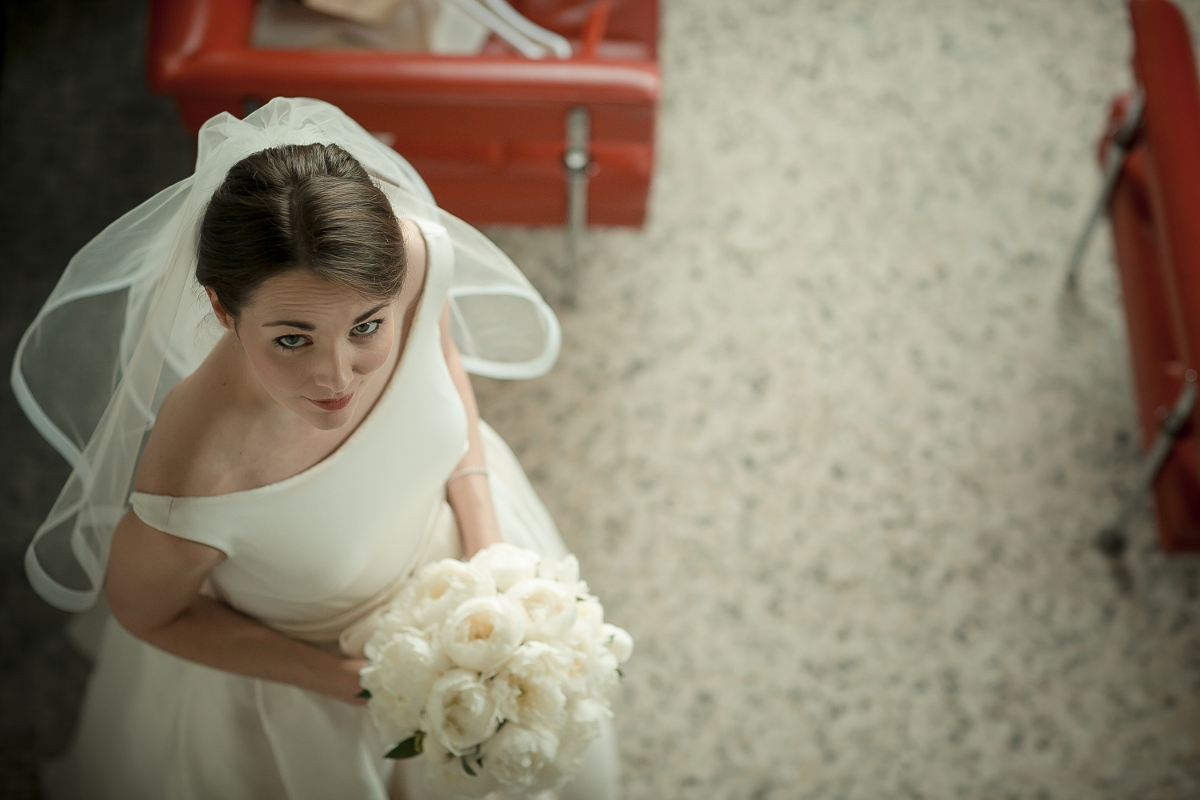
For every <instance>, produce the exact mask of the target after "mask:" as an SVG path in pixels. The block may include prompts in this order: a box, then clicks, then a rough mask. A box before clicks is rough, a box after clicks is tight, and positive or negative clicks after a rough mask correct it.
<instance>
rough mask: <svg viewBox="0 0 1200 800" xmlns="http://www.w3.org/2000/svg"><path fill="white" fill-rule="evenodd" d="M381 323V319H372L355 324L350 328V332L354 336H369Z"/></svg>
mask: <svg viewBox="0 0 1200 800" xmlns="http://www.w3.org/2000/svg"><path fill="white" fill-rule="evenodd" d="M381 323H382V320H378V319H373V320H371V321H370V322H364V323H363V324H361V325H355V326H354V327H353V328H351V329H350V332H351V333H353V334H354V335H355V336H370V335H371V334H373V333H374V332H375V331H377V330H379V325H380V324H381Z"/></svg>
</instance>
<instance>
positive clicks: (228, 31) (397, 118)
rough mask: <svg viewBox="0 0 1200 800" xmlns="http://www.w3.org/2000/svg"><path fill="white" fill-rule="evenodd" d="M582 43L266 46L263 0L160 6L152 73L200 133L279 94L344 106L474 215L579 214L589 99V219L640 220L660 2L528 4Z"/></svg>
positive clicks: (536, 16) (536, 218)
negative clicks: (573, 193) (533, 54)
mask: <svg viewBox="0 0 1200 800" xmlns="http://www.w3.org/2000/svg"><path fill="white" fill-rule="evenodd" d="M512 5H513V7H514V8H515V9H516V10H517V11H518V12H520V13H522V14H523V15H524V16H526V17H527V18H529V19H530V20H532V21H533V22H535V23H537V24H539V25H541V26H542V27H545V28H548V29H550V30H553V31H555V32H556V33H559V34H562V35H563V36H566V37H567V38H568V39H569V40H572V43H573V45H574V46H575V47H574V55H573V56H572V57H571V58H569V59H566V60H557V59H545V60H530V59H528V58H525V57H524V56H522V55H520V54H519V53H517V52H516V51H515V50H513V49H512V48H510V47H508V46H507V45H506V44H504V43H502V42H500V41H499V40H496V39H494V38H493V40H492V41H490V42H489V43H488V45H487V46H486V47H485V50H484V53H483V54H481V55H478V56H444V55H432V54H425V53H394V52H381V51H368V50H280V49H257V48H254V47H252V46H251V44H250V41H251V32H252V27H253V23H254V11H255V8H254V0H152V1H151V4H150V36H149V48H148V54H147V59H148V75H149V80H150V85H151V88H153V89H154V90H155V91H158V92H163V93H169V94H171V95H173V96H174V98H175V101H176V103H177V104H178V107H179V112H180V115H181V116H182V117H183V121H184V124H185V125H186V126H187V127H188V128H189V129H191V130H193V131H195V130H198V129H199V127H200V125H201V124H202V123H203V122H204V121H205V120H206V119H208V118H209V117H211V116H213V115H214V114H217V113H219V112H222V111H228V112H231V113H233V114H236V115H239V116H241V115H242V114H243V113H244V111H245V110H246V108H247V107H248V106H249V107H253V106H256V105H258V104H259V103H261V102H265V101H266V100H267V99H270V98H271V97H276V96H293V97H315V98H318V99H321V100H327V101H329V102H331V103H333V104H335V105H337V106H339V107H340V108H341V109H342V110H344V111H345V112H346V113H347V114H349V115H350V116H351V117H353V118H354V119H356V120H358V122H360V123H361V124H362V125H363V126H364V127H365V128H367V129H368V130H370V131H371V132H373V133H377V134H378V135H380V137H381V138H382V139H384V140H385V141H387V142H388V143H389V144H391V145H392V146H393V147H394V148H395V149H396V150H397V152H399V153H400V154H402V155H403V156H404V157H405V158H407V159H408V160H409V161H410V162H412V164H413V166H414V167H416V169H417V171H418V172H420V173H421V176H422V177H423V178H424V179H425V181H426V183H428V185H429V188H430V189H431V190H432V192H433V195H434V197H436V198H437V201H438V204H439V205H441V206H442V207H443V208H445V209H446V210H447V211H450V212H451V213H453V214H455V215H457V216H459V217H462V218H463V219H465V220H467V221H469V222H472V223H476V224H479V223H517V224H533V225H541V224H562V223H563V222H565V221H566V220H567V190H566V184H567V180H566V177H567V170H566V168H565V167H564V164H563V159H564V155H565V152H566V136H567V117H568V114H569V113H570V112H571V110H572V109H576V108H584V109H586V111H587V116H588V117H589V122H590V137H589V140H588V141H587V143H586V147H587V151H588V152H589V154H590V162H591V163H590V165H589V166H588V168H587V172H588V174H589V175H590V180H589V181H588V186H587V194H586V208H587V221H588V222H590V223H592V224H597V225H632V226H638V225H641V224H642V222H643V220H644V218H645V214H646V197H647V193H648V190H649V187H650V177H651V174H652V172H653V167H654V126H655V117H656V111H657V106H658V98H659V92H660V77H659V70H658V0H524V1H523V2H521V1H520V0H518V1H517V2H513V3H512Z"/></svg>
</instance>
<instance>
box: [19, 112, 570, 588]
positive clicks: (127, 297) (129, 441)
mask: <svg viewBox="0 0 1200 800" xmlns="http://www.w3.org/2000/svg"><path fill="white" fill-rule="evenodd" d="M313 142H335V143H337V144H339V145H341V146H342V147H344V148H345V149H346V150H347V151H349V152H350V153H351V155H353V156H354V157H355V158H357V159H358V160H359V161H360V162H361V163H362V164H363V166H364V167H366V169H367V170H368V171H369V172H370V173H371V174H372V175H373V176H374V177H375V179H376V180H377V181H378V182H379V184H380V186H381V187H382V188H383V190H384V191H385V193H386V194H387V195H388V197H389V199H390V200H391V202H392V204H393V207H394V208H395V210H396V213H397V215H398V216H399V217H402V218H405V219H414V220H427V221H437V222H440V224H441V225H442V226H443V227H444V228H445V230H446V231H447V232H448V235H449V241H448V247H449V248H450V249H451V250H452V252H453V260H454V263H455V265H456V269H455V270H454V283H453V285H451V286H449V287H448V293H449V299H450V305H451V313H452V319H453V333H454V337H455V340H456V341H457V343H458V346H459V349H460V351H461V353H462V356H463V364H464V366H465V367H466V368H467V370H468V371H471V372H474V373H476V374H480V375H487V376H489V377H495V378H530V377H536V376H538V375H541V374H544V373H545V372H546V371H548V370H549V369H550V367H551V366H552V365H553V363H554V361H555V359H556V358H557V355H558V350H559V345H560V332H559V327H558V322H557V320H556V318H555V316H554V313H553V312H552V311H551V310H550V309H549V307H548V306H547V305H546V304H545V302H544V301H543V300H542V299H541V297H540V296H539V295H538V293H537V292H536V290H534V289H533V287H532V286H531V285H530V284H529V282H528V280H526V278H525V277H524V276H523V275H522V274H521V272H520V271H519V270H518V269H517V268H516V266H515V265H513V263H512V262H511V261H510V260H509V259H508V258H507V257H506V256H505V255H504V254H503V253H502V252H501V251H500V250H499V249H498V248H497V247H496V246H495V245H494V244H492V243H491V242H490V241H488V240H487V239H486V238H485V237H484V236H483V235H482V234H480V233H479V232H478V231H476V230H475V229H474V228H472V227H471V226H469V225H467V224H466V223H464V222H462V221H461V220H458V219H457V218H455V217H453V216H451V215H449V214H446V213H445V212H443V211H442V210H440V209H438V208H437V206H436V205H435V204H434V203H433V198H432V196H430V194H429V190H428V189H427V188H426V186H425V184H424V183H423V182H422V181H421V179H420V177H419V176H418V175H417V173H416V172H415V171H414V170H413V169H412V167H411V166H410V165H409V164H408V162H406V161H405V160H404V159H402V158H400V157H399V156H398V155H397V154H396V153H395V152H394V151H392V150H391V149H390V148H389V147H387V146H385V145H383V144H382V143H380V142H379V141H378V140H376V139H375V138H374V137H373V136H371V135H370V134H369V133H367V132H366V131H365V130H363V128H362V127H361V126H359V125H358V124H357V123H355V122H354V121H353V120H351V119H350V118H349V117H347V116H346V115H345V114H344V113H342V112H341V111H340V110H338V109H337V108H335V107H334V106H332V105H329V104H328V103H324V102H322V101H318V100H311V99H304V98H299V99H295V98H276V99H274V100H272V101H271V102H269V103H267V104H266V105H265V106H263V107H262V108H261V109H259V110H258V111H255V112H254V113H252V114H250V115H249V116H247V117H246V119H245V120H238V119H237V118H235V117H233V116H231V115H229V114H219V115H217V116H216V117H213V118H212V119H211V120H209V121H208V122H207V123H205V125H204V126H203V127H202V128H201V130H200V134H199V139H198V147H197V158H196V172H195V173H194V174H193V175H192V176H191V177H189V178H187V179H185V180H183V181H180V182H179V183H177V184H175V185H174V186H171V187H169V188H167V189H165V190H163V191H162V192H160V193H159V194H157V195H155V196H154V197H153V198H151V199H150V200H148V201H146V202H145V203H143V204H142V205H140V206H138V207H137V208H135V209H134V210H132V211H130V212H129V213H127V214H125V215H124V216H123V217H121V218H120V219H119V220H117V221H116V222H114V223H113V224H112V225H110V226H109V227H108V228H106V229H105V230H104V231H103V232H102V233H101V234H100V235H99V236H97V237H96V238H95V239H93V240H92V241H91V242H90V243H89V244H88V245H87V246H85V247H84V248H83V249H82V250H80V252H79V253H78V254H77V255H76V256H75V258H73V259H72V260H71V263H70V264H69V265H68V266H67V269H66V271H65V272H64V274H63V277H62V279H61V280H60V281H59V283H58V286H57V287H56V288H55V290H54V292H53V293H52V294H51V295H50V298H49V299H48V300H47V301H46V304H45V306H44V307H43V308H42V310H41V311H40V312H39V313H38V315H37V317H36V318H35V319H34V321H33V323H32V324H31V325H30V327H29V329H28V330H27V331H26V333H25V335H24V336H23V337H22V338H21V342H20V344H19V345H18V347H17V352H16V356H15V359H14V362H13V371H12V386H13V391H14V393H15V395H16V397H17V400H18V401H19V403H20V404H21V407H22V409H23V410H24V411H25V413H26V414H27V415H28V416H29V418H30V420H31V421H32V422H33V424H34V425H35V426H36V427H37V428H38V430H39V431H40V432H41V433H42V434H43V436H45V437H46V439H47V441H49V442H50V443H51V444H52V445H53V446H54V447H55V448H56V449H57V450H58V451H59V452H60V453H61V454H62V455H63V456H64V457H65V458H66V459H67V460H68V461H69V462H70V463H71V465H72V467H73V472H72V474H71V476H70V478H69V479H68V481H67V484H66V485H65V487H64V488H63V491H62V493H61V495H60V496H59V498H58V501H57V502H56V503H55V505H54V507H53V508H52V509H51V511H50V514H49V515H48V517H47V519H46V521H45V522H44V523H43V524H42V526H41V527H40V528H39V529H38V531H37V532H36V534H35V535H34V540H33V542H32V543H31V544H30V546H29V549H28V550H27V551H26V558H25V566H26V571H27V573H28V575H29V579H30V582H31V583H32V584H33V586H34V588H35V589H36V590H37V592H38V593H39V594H40V595H41V596H42V597H43V598H45V599H46V600H47V601H48V602H50V603H52V604H53V605H55V606H58V607H59V608H63V609H66V610H69V611H82V610H85V609H87V608H88V607H90V606H91V605H92V603H93V602H94V601H95V599H96V595H97V592H98V590H99V588H100V587H101V585H102V583H103V576H104V568H105V564H106V562H107V558H108V547H109V541H110V539H111V535H112V529H113V527H114V525H115V524H116V522H117V520H118V519H119V518H120V516H121V514H123V513H124V510H125V508H126V507H127V500H128V497H129V492H130V488H131V484H132V478H133V473H134V468H135V466H136V463H137V459H138V455H139V453H140V449H141V446H142V443H143V438H144V436H145V434H146V431H147V430H148V429H149V428H150V427H151V426H152V425H153V423H154V414H155V412H156V410H157V409H158V406H159V404H160V403H161V401H162V398H163V397H164V396H165V395H166V393H167V392H168V391H169V390H170V389H171V387H172V386H174V385H175V383H176V382H178V380H179V379H180V378H181V377H183V376H184V375H187V374H189V373H190V372H191V371H192V370H194V369H195V368H196V366H197V365H198V364H199V363H200V362H201V361H202V360H203V358H204V357H205V355H207V353H208V351H209V350H210V349H211V347H212V345H213V343H214V342H215V340H216V337H217V335H218V333H219V332H220V328H219V327H218V326H217V325H216V323H215V322H214V321H212V319H211V316H210V314H209V311H208V309H207V304H206V302H205V298H204V294H203V292H202V291H201V289H200V287H199V286H198V285H197V284H196V281H195V278H194V269H195V250H196V237H197V229H198V226H199V220H200V218H201V215H202V213H203V210H204V208H205V206H206V205H207V202H208V199H209V197H210V196H211V195H212V192H213V191H214V190H215V188H216V187H217V186H218V185H219V184H220V183H221V181H223V180H224V178H225V175H226V173H227V172H228V170H229V168H230V167H231V166H233V164H234V163H236V162H237V161H239V160H241V159H242V158H244V157H245V156H247V155H249V154H251V153H254V152H258V151H260V150H263V149H266V148H268V147H271V146H275V145H281V144H306V143H313Z"/></svg>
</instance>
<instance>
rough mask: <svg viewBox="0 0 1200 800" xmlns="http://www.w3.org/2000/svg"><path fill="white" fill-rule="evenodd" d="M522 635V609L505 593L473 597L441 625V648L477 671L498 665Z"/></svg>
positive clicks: (461, 664)
mask: <svg viewBox="0 0 1200 800" xmlns="http://www.w3.org/2000/svg"><path fill="white" fill-rule="evenodd" d="M524 636H525V612H524V611H523V610H522V609H521V607H520V606H518V605H517V604H516V603H514V602H513V601H512V600H509V599H508V598H507V597H505V596H504V595H502V594H501V595H493V596H491V597H474V598H471V599H470V600H467V601H466V602H464V603H462V605H460V606H459V607H458V608H456V609H454V610H453V611H452V612H450V614H449V616H447V617H446V621H445V622H444V623H443V624H442V631H441V637H442V647H443V648H444V649H445V651H446V655H447V656H449V658H450V660H451V661H453V662H454V663H455V664H457V665H459V666H460V667H465V668H467V669H473V670H475V671H476V672H485V673H486V672H490V671H492V670H494V669H495V668H496V667H498V666H500V664H502V663H503V662H504V660H505V659H506V658H508V657H509V656H511V655H512V654H513V651H514V650H516V649H517V647H518V646H519V645H520V644H521V640H522V639H523V638H524Z"/></svg>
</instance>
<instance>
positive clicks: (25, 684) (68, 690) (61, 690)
mask: <svg viewBox="0 0 1200 800" xmlns="http://www.w3.org/2000/svg"><path fill="white" fill-rule="evenodd" d="M146 5H147V4H146V3H145V2H144V0H4V2H3V3H0V15H2V20H3V46H4V51H3V70H4V71H3V88H2V90H0V153H3V157H4V166H3V169H2V171H0V270H2V271H3V277H4V291H3V292H0V353H2V354H3V363H4V367H5V369H6V370H7V369H8V368H9V364H10V363H11V358H12V353H13V351H14V349H15V348H16V345H17V341H18V339H19V338H20V336H21V334H22V332H23V331H24V330H25V327H26V326H27V325H28V324H29V322H30V320H32V319H33V316H34V314H36V313H37V310H38V308H39V307H40V306H41V304H42V302H43V301H44V300H45V298H46V296H47V295H48V294H49V293H50V290H51V289H52V288H53V287H54V284H55V282H56V281H57V279H58V276H59V275H60V274H61V272H62V270H63V268H64V267H65V266H66V263H67V261H68V260H69V259H70V257H71V255H72V254H74V252H75V251H76V250H78V249H79V247H80V246H82V245H83V244H84V243H86V242H87V241H88V240H89V239H91V238H92V237H93V236H95V235H96V233H98V232H99V231H100V230H101V229H102V228H103V227H104V226H105V225H107V224H108V223H109V222H111V221H112V220H114V219H115V218H116V217H117V216H119V215H120V214H121V213H122V212H124V211H126V210H128V209H130V208H132V207H133V206H135V205H137V204H138V203H139V202H141V201H142V200H144V199H146V198H147V197H149V196H150V195H152V194H154V193H155V192H156V191H158V190H159V189H162V188H163V187H165V186H168V185H169V184H171V183H173V182H175V181H177V180H179V179H180V178H182V177H184V176H185V175H186V174H187V173H188V172H189V171H190V160H191V152H192V146H191V143H190V141H189V138H188V136H187V135H186V133H185V132H184V131H183V130H182V128H181V126H180V124H179V121H178V118H177V116H176V114H175V110H174V108H173V105H172V103H171V101H170V99H169V98H164V97H158V96H155V95H153V94H152V93H151V92H150V91H149V89H147V87H146V81H145V70H144V66H143V62H144V58H145V13H146ZM80 335H83V336H86V335H87V332H86V331H80ZM0 443H2V445H0V446H2V447H3V452H4V460H5V464H6V467H7V468H6V470H5V471H4V473H3V475H2V476H0V798H14V800H15V799H17V798H20V799H22V800H24V799H25V798H35V797H38V796H39V795H38V792H37V789H36V783H35V771H36V763H37V761H38V760H39V759H41V758H44V757H45V756H47V755H50V754H52V753H54V752H55V751H57V750H59V749H61V748H62V747H63V746H64V744H65V742H66V737H67V736H68V735H69V733H70V730H71V727H72V725H73V722H74V716H75V713H76V707H77V704H78V701H79V695H80V692H81V690H82V687H83V681H84V677H85V675H86V664H85V662H84V661H83V660H82V658H81V657H79V656H78V655H77V654H76V653H75V651H74V650H73V649H72V648H71V647H70V645H69V644H68V643H67V641H66V639H65V638H64V636H63V635H62V633H61V630H60V629H61V625H62V622H63V618H64V616H65V615H63V614H61V613H60V612H57V611H55V610H54V609H53V608H51V607H50V606H48V605H46V604H45V603H44V602H43V601H42V600H41V599H39V598H38V597H37V596H36V595H35V594H34V593H33V591H32V589H30V588H29V584H28V582H27V581H26V579H25V573H24V568H23V565H22V560H23V556H24V550H25V547H26V545H27V543H28V541H29V538H30V536H31V535H32V534H33V531H34V529H35V528H36V527H37V525H38V523H40V522H41V520H42V518H43V516H44V515H45V514H46V512H47V511H48V510H49V508H50V505H51V504H52V503H53V502H54V499H55V497H56V496H57V493H58V490H59V488H60V487H61V485H62V482H63V480H64V479H65V477H66V474H67V468H66V464H65V462H64V461H63V460H62V459H61V458H60V457H59V456H58V455H57V454H56V453H55V452H54V451H53V450H52V449H51V448H50V447H49V446H48V445H47V444H46V443H45V442H44V441H43V440H42V438H41V437H40V436H39V435H38V434H37V432H36V431H35V430H34V429H33V427H32V426H31V425H30V424H29V423H28V422H27V421H26V419H25V417H24V415H23V414H22V413H21V412H20V410H19V408H18V407H17V404H16V400H15V399H14V397H13V395H12V392H11V390H10V389H9V385H8V382H7V381H4V384H3V388H0Z"/></svg>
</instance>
